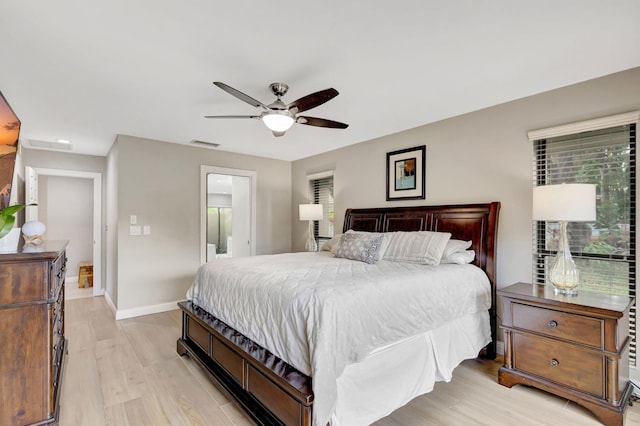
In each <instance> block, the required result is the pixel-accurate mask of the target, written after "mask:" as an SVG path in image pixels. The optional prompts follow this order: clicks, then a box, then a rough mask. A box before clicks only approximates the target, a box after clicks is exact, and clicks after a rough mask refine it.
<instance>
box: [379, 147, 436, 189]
mask: <svg viewBox="0 0 640 426" xmlns="http://www.w3.org/2000/svg"><path fill="white" fill-rule="evenodd" d="M426 150H427V147H426V146H425V145H422V146H416V147H413V148H407V149H401V150H399V151H393V152H388V153H387V201H394V200H424V197H425V163H426Z"/></svg>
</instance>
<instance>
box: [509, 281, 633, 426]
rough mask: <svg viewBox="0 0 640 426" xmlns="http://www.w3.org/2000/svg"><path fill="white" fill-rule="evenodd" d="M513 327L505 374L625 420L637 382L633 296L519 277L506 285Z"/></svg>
mask: <svg viewBox="0 0 640 426" xmlns="http://www.w3.org/2000/svg"><path fill="white" fill-rule="evenodd" d="M497 294H498V296H499V297H500V299H501V300H502V307H503V318H502V327H501V328H502V329H503V330H504V331H505V351H504V352H505V353H504V366H503V367H501V368H500V370H499V372H498V382H499V383H500V384H501V385H504V386H507V387H512V386H513V385H515V384H517V383H521V384H525V385H529V386H534V387H537V388H539V389H543V390H545V391H547V392H551V393H554V394H556V395H558V396H561V397H563V398H566V399H569V400H571V401H574V402H575V403H577V404H580V405H582V406H583V407H585V408H587V409H589V410H591V412H593V413H594V414H595V415H596V417H598V419H600V421H601V422H602V423H604V424H606V425H622V424H623V423H624V414H625V410H626V408H627V405H628V402H629V398H630V396H631V393H632V390H633V387H632V385H631V383H630V382H629V344H630V341H631V339H630V337H629V309H630V308H631V305H632V303H633V298H630V297H626V296H617V295H611V294H603V293H594V292H589V291H583V290H579V293H578V294H577V295H574V296H569V295H556V294H554V292H553V288H551V287H545V286H543V285H532V284H526V283H518V284H514V285H512V286H509V287H506V288H503V289H500V290H498V292H497Z"/></svg>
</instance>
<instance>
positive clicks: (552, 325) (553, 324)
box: [547, 320, 558, 328]
mask: <svg viewBox="0 0 640 426" xmlns="http://www.w3.org/2000/svg"><path fill="white" fill-rule="evenodd" d="M547 325H548V326H549V327H551V328H556V327H557V326H558V323H557V322H556V320H551V321H549V323H548V324H547Z"/></svg>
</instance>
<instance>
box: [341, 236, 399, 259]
mask: <svg viewBox="0 0 640 426" xmlns="http://www.w3.org/2000/svg"><path fill="white" fill-rule="evenodd" d="M346 233H347V234H363V235H383V236H384V238H382V244H381V245H380V250H378V255H377V256H376V262H377V261H378V260H381V259H382V256H384V252H385V250H386V249H387V247H389V243H390V242H391V238H392V236H393V234H394V233H393V232H387V233H382V232H366V231H354V230H353V229H349V230H348V231H347V232H346ZM333 254H335V253H333Z"/></svg>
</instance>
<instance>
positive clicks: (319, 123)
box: [296, 116, 349, 129]
mask: <svg viewBox="0 0 640 426" xmlns="http://www.w3.org/2000/svg"><path fill="white" fill-rule="evenodd" d="M296 123H299V124H306V125H307V126H316V127H330V128H332V129H346V128H347V127H349V125H348V124H345V123H340V122H339V121H333V120H327V119H325V118H316V117H302V116H301V117H297V118H296Z"/></svg>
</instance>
